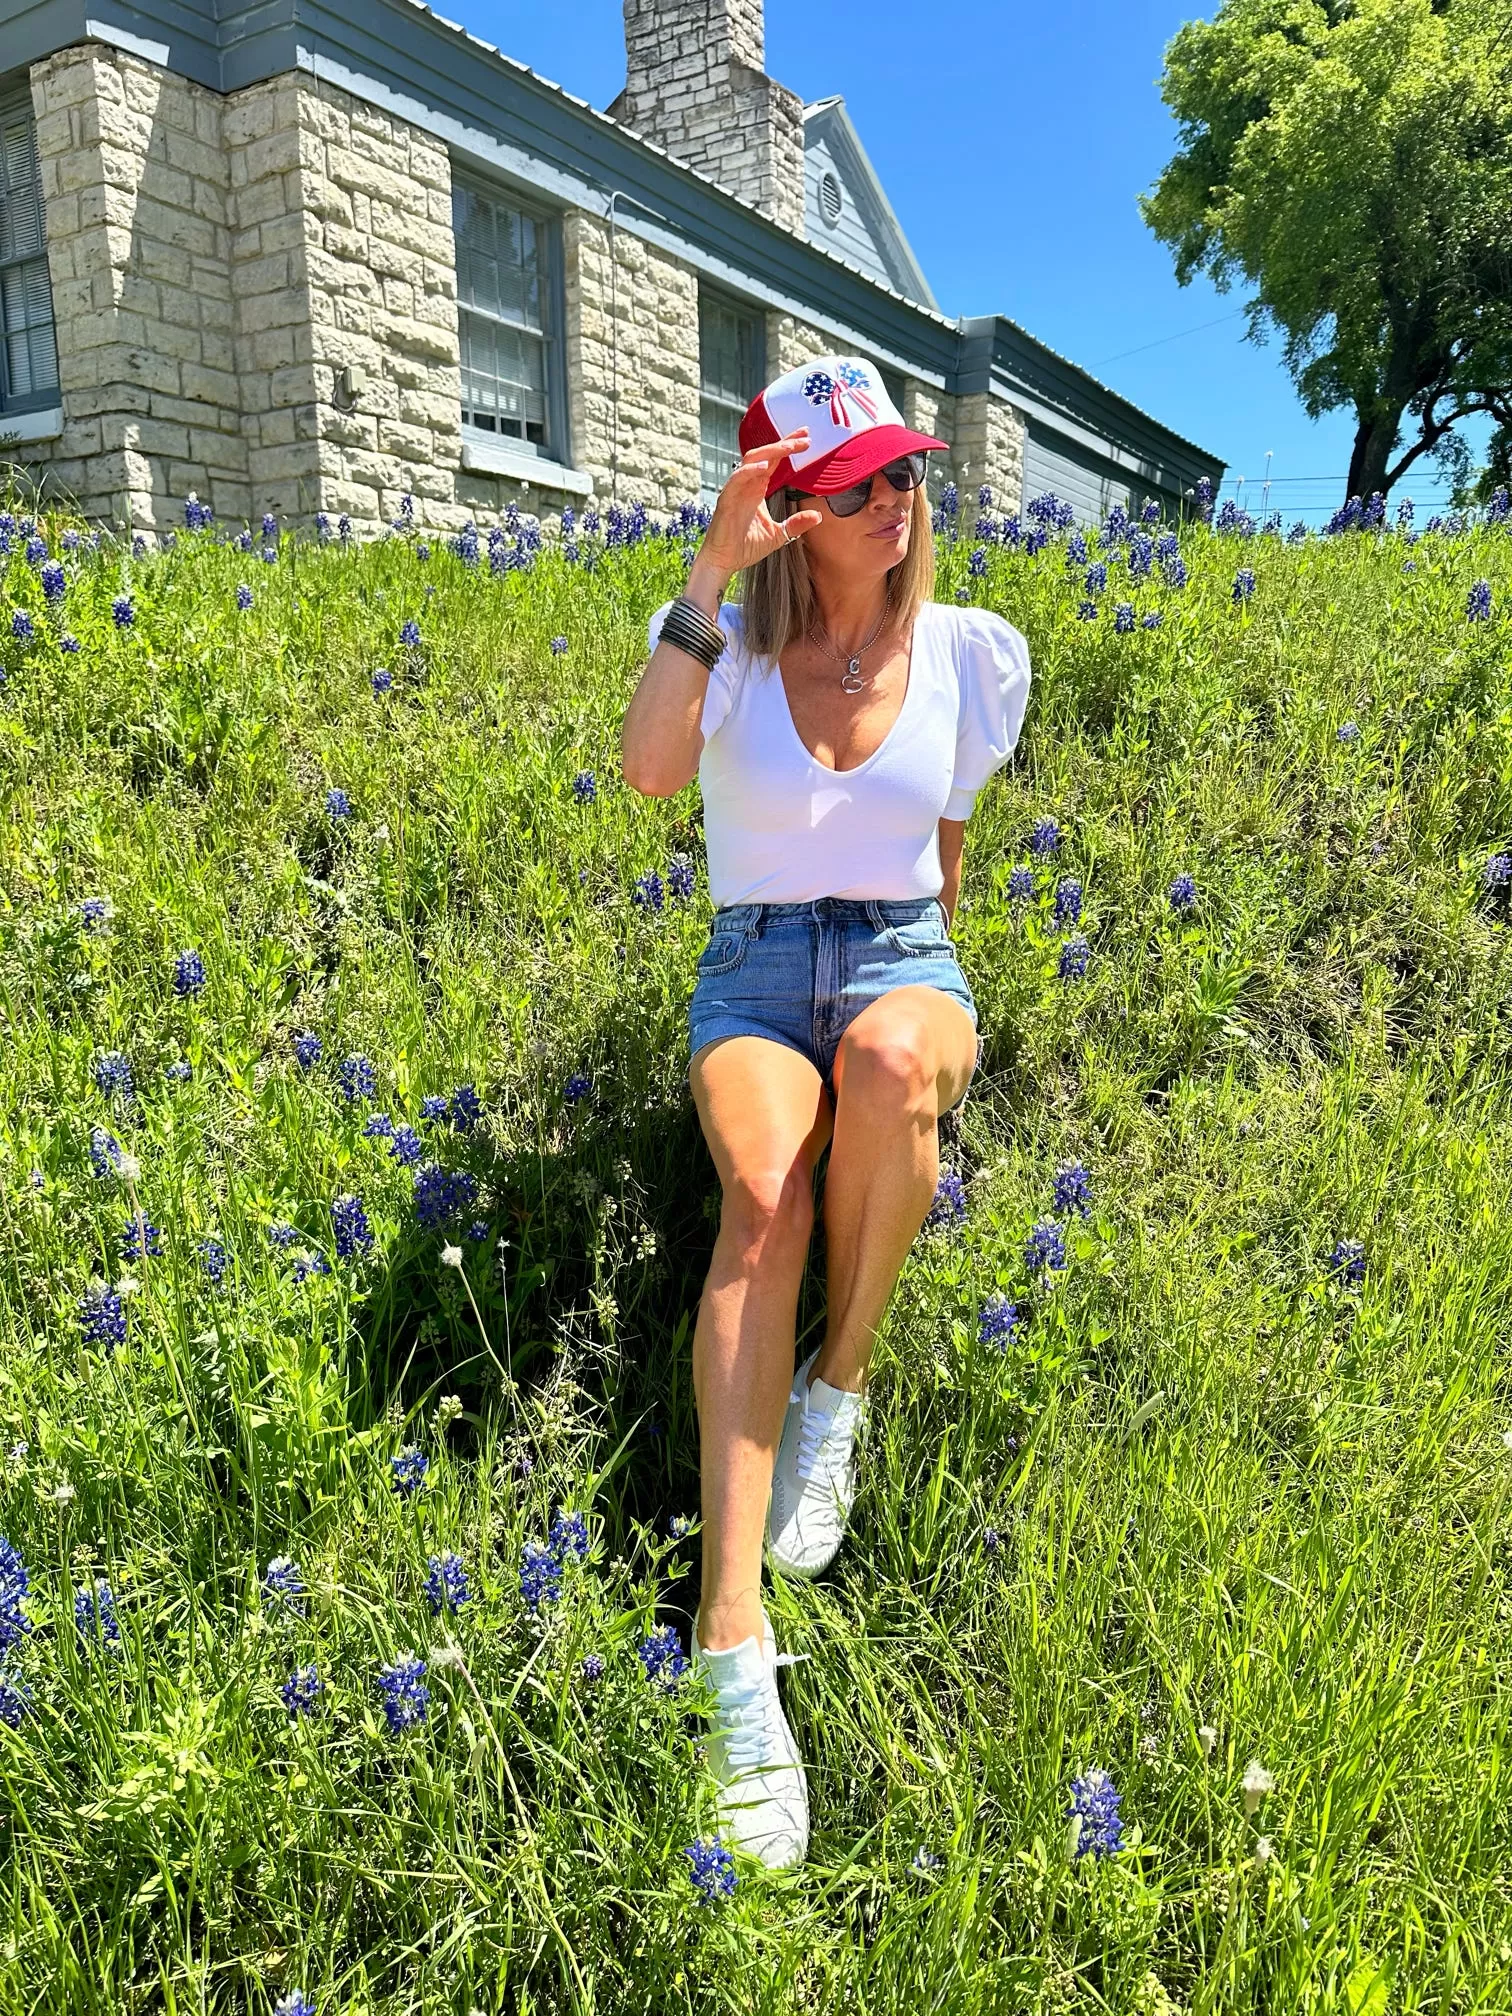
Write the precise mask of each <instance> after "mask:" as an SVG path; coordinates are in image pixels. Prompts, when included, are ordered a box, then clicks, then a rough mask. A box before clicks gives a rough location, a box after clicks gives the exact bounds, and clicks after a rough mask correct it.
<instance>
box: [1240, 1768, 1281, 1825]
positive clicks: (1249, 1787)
mask: <svg viewBox="0 0 1512 2016" xmlns="http://www.w3.org/2000/svg"><path fill="white" fill-rule="evenodd" d="M1275 1784H1276V1781H1275V1779H1274V1778H1272V1776H1271V1774H1270V1773H1269V1771H1267V1770H1266V1768H1265V1766H1264V1765H1263V1764H1262V1763H1261V1762H1260V1760H1259V1758H1258V1757H1251V1759H1250V1761H1249V1762H1248V1764H1246V1765H1245V1767H1244V1777H1243V1779H1242V1780H1241V1785H1242V1788H1243V1791H1244V1810H1245V1812H1246V1813H1254V1812H1256V1811H1258V1809H1259V1805H1260V1801H1261V1800H1262V1799H1263V1798H1264V1797H1265V1795H1266V1793H1267V1792H1271V1791H1274V1790H1275Z"/></svg>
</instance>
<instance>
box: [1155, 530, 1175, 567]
mask: <svg viewBox="0 0 1512 2016" xmlns="http://www.w3.org/2000/svg"><path fill="white" fill-rule="evenodd" d="M1180 551H1181V542H1180V540H1179V539H1178V538H1177V537H1176V534H1175V533H1174V532H1162V533H1161V535H1160V537H1159V538H1158V539H1157V540H1156V541H1155V558H1156V559H1157V560H1159V561H1160V562H1161V563H1162V564H1164V562H1165V561H1167V560H1174V559H1175V558H1176V556H1177V554H1178V553H1179V552H1180Z"/></svg>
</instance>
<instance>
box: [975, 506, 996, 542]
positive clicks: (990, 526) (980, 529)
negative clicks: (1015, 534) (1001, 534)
mask: <svg viewBox="0 0 1512 2016" xmlns="http://www.w3.org/2000/svg"><path fill="white" fill-rule="evenodd" d="M975 531H976V536H977V538H978V539H986V540H988V541H989V542H995V541H996V539H997V536H998V528H997V520H996V519H995V518H994V517H992V516H991V515H990V514H988V513H986V512H983V513H982V514H981V515H980V516H979V517H978V519H977V521H976V527H975Z"/></svg>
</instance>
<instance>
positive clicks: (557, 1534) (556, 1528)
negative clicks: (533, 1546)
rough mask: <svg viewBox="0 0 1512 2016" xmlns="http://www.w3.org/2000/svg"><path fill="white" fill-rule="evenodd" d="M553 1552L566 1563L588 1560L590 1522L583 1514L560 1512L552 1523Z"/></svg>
mask: <svg viewBox="0 0 1512 2016" xmlns="http://www.w3.org/2000/svg"><path fill="white" fill-rule="evenodd" d="M551 1551H552V1553H553V1554H555V1555H556V1557H557V1559H558V1560H559V1561H561V1562H564V1563H565V1562H567V1561H570V1560H577V1561H586V1560H587V1559H588V1522H587V1520H586V1519H585V1518H584V1517H583V1515H582V1513H581V1512H558V1514H557V1515H556V1517H555V1519H553V1520H552V1522H551Z"/></svg>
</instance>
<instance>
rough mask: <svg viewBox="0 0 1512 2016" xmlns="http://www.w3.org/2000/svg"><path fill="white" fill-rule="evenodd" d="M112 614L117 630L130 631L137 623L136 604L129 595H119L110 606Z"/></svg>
mask: <svg viewBox="0 0 1512 2016" xmlns="http://www.w3.org/2000/svg"><path fill="white" fill-rule="evenodd" d="M110 614H111V620H112V621H113V622H114V624H115V626H116V628H117V630H129V629H130V628H131V626H132V624H133V623H135V621H136V604H135V603H134V602H133V601H132V599H131V597H130V596H129V595H117V597H116V598H115V600H114V601H113V602H112V603H111V605H110Z"/></svg>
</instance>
